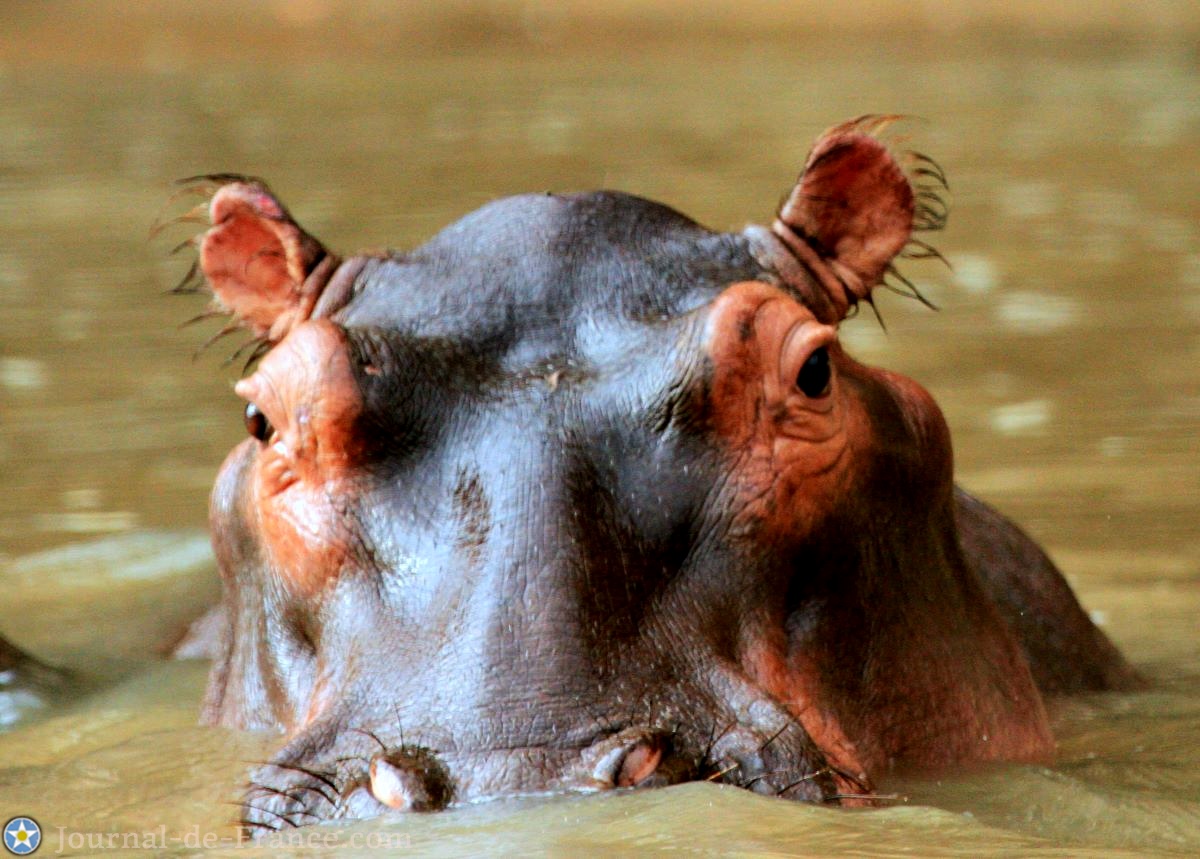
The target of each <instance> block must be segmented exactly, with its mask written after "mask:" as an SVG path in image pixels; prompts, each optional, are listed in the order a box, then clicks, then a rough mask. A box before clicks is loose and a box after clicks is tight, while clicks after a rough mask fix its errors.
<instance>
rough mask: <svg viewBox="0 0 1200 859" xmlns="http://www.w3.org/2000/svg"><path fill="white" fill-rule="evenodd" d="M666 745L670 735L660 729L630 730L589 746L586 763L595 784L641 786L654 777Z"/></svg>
mask: <svg viewBox="0 0 1200 859" xmlns="http://www.w3.org/2000/svg"><path fill="white" fill-rule="evenodd" d="M666 747H667V741H666V738H665V737H664V736H663V735H662V734H661V733H659V732H657V731H648V730H642V729H639V728H632V729H627V730H624V731H621V732H620V733H618V734H615V735H613V736H610V737H606V738H605V739H603V740H601V741H600V742H598V743H596V744H595V745H593V746H592V747H591V748H590V749H588V750H587V751H586V752H585V753H584V765H585V766H586V767H588V770H590V772H588V775H589V776H590V778H591V782H592V786H593V787H600V788H613V787H637V786H639V785H642V784H643V783H645V782H646V781H647V780H649V779H650V778H651V777H652V776H654V774H655V772H656V771H657V770H658V768H659V764H660V763H662V760H663V754H664V753H665V752H666ZM585 771H587V770H585Z"/></svg>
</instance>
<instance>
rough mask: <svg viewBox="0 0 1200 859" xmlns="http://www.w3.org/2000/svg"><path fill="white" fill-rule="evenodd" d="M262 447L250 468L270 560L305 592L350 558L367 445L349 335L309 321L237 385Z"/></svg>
mask: <svg viewBox="0 0 1200 859" xmlns="http://www.w3.org/2000/svg"><path fill="white" fill-rule="evenodd" d="M235 390H236V391H237V393H238V395H239V396H241V397H242V398H244V399H245V400H246V401H247V403H248V406H247V429H248V430H249V431H250V432H251V434H252V435H254V436H256V437H257V438H258V440H259V442H260V447H259V450H258V452H257V456H256V457H255V459H254V461H253V463H252V464H251V465H250V469H251V475H250V508H251V515H252V516H253V517H254V519H255V521H256V523H257V527H258V530H259V532H260V534H261V537H262V543H263V546H264V548H265V550H266V555H267V556H268V558H269V560H270V561H271V566H272V567H273V569H274V570H275V571H276V572H277V574H278V575H279V576H280V578H281V579H282V580H283V582H284V584H285V585H286V586H287V587H288V588H289V590H290V591H291V592H292V593H293V594H294V595H297V596H309V595H312V594H314V593H316V592H317V591H319V590H320V589H321V588H323V587H324V586H325V584H326V583H327V582H329V581H330V580H331V579H332V578H335V577H336V575H337V573H338V571H339V570H341V569H342V568H343V567H344V566H345V565H346V564H347V563H349V562H351V561H352V559H353V546H354V545H355V539H356V538H355V537H354V535H353V533H352V530H351V527H350V525H349V523H350V522H352V521H353V520H354V516H353V511H351V510H350V509H349V508H348V504H349V503H350V501H351V500H352V499H353V498H355V497H356V496H357V495H358V494H359V493H358V492H357V491H356V488H355V486H356V480H357V477H356V475H357V473H358V472H357V469H356V466H357V465H358V463H359V460H360V458H361V445H360V443H359V442H358V441H357V439H358V433H357V430H356V422H357V420H358V418H359V416H360V414H361V411H362V397H361V393H360V391H359V389H358V386H357V383H356V381H355V377H354V373H353V370H352V369H351V364H350V357H349V353H348V350H347V346H346V337H345V334H344V332H343V331H342V330H341V329H340V328H338V327H337V326H336V325H334V324H333V323H331V322H328V321H326V320H318V321H313V322H307V323H304V324H303V325H301V326H300V327H298V328H297V329H296V330H294V331H293V332H292V333H291V334H290V335H288V337H287V339H285V340H284V341H283V342H282V343H281V344H280V345H279V346H277V347H276V348H275V349H273V350H272V351H271V352H270V353H269V354H268V355H267V357H266V358H265V359H264V360H263V362H262V364H261V366H260V368H259V369H258V371H257V372H256V373H255V374H254V375H253V376H251V377H249V378H247V379H244V380H242V381H241V382H239V383H238V384H237V386H236V388H235Z"/></svg>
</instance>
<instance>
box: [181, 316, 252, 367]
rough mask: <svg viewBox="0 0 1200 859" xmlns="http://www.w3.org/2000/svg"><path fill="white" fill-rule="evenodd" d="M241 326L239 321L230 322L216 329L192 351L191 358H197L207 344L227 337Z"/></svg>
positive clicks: (209, 344)
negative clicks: (215, 331)
mask: <svg viewBox="0 0 1200 859" xmlns="http://www.w3.org/2000/svg"><path fill="white" fill-rule="evenodd" d="M241 328H242V323H241V322H230V323H229V324H228V325H226V326H225V327H224V328H222V329H221V330H220V331H218V332H217V333H216V334H214V335H213V336H212V337H209V338H208V339H207V340H205V341H204V342H203V343H201V344H200V348H198V349H197V350H196V351H195V352H193V353H192V360H193V361H195V360H196V359H198V358H199V357H200V356H201V355H202V354H203V353H204V350H205V349H207V348H208V347H209V346H211V345H213V344H214V343H216V342H217V341H218V340H220V339H221V338H222V337H228V336H229V335H230V334H232V333H233V332H235V331H240V330H241Z"/></svg>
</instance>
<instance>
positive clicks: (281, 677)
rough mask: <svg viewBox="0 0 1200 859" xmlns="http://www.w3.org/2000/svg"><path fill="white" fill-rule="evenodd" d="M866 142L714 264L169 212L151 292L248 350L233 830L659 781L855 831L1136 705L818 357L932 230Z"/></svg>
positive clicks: (633, 209) (927, 173) (914, 162)
mask: <svg viewBox="0 0 1200 859" xmlns="http://www.w3.org/2000/svg"><path fill="white" fill-rule="evenodd" d="M884 124H885V123H884V121H882V120H879V119H876V118H863V119H859V120H855V121H852V122H848V123H845V124H842V125H839V126H837V127H835V128H832V129H830V130H829V131H827V132H825V133H824V134H822V135H821V136H820V137H819V139H818V140H817V141H816V142H815V144H814V145H813V147H812V149H811V151H810V153H809V155H808V157H807V159H806V162H805V164H804V166H803V170H802V172H801V174H800V177H799V179H798V181H797V183H796V184H795V187H794V188H793V189H792V191H791V193H790V194H789V195H787V197H786V199H785V202H784V203H783V204H782V206H781V207H780V208H779V209H778V213H777V216H776V217H775V218H774V220H773V222H772V223H771V224H770V225H769V226H757V225H754V226H750V227H747V228H745V229H743V230H741V231H737V232H720V231H713V230H710V229H707V228H705V227H703V226H700V225H699V224H697V223H696V222H694V221H692V220H691V219H689V218H688V217H686V216H684V215H682V214H680V213H679V212H677V211H675V210H673V209H671V208H669V207H667V206H665V205H662V204H659V203H655V202H651V201H649V200H646V199H642V198H639V197H636V196H632V195H629V194H624V193H616V192H611V191H598V192H592V193H572V194H554V193H545V194H527V195H521V196H515V197H510V198H507V199H500V200H496V201H493V202H491V203H488V204H487V205H484V206H483V207H482V208H480V209H478V210H477V211H475V212H473V213H471V214H468V215H466V216H465V217H463V218H462V219H461V220H459V221H457V222H456V223H453V224H451V225H450V226H448V227H446V228H445V229H443V230H442V231H441V232H440V233H438V234H437V235H436V236H434V237H433V238H432V239H430V240H429V241H428V242H427V243H426V244H424V245H421V246H420V247H417V248H415V249H413V250H409V251H406V252H391V251H389V252H384V253H365V254H358V255H350V256H344V255H339V254H336V253H334V252H333V251H331V250H329V249H327V248H326V247H325V246H324V245H323V244H322V243H321V242H320V241H318V240H317V239H316V238H314V237H313V236H311V235H309V234H308V233H307V232H305V230H304V229H302V228H301V227H300V226H299V224H298V223H297V222H296V221H295V220H294V219H293V217H292V216H291V214H289V212H288V210H287V209H286V208H285V207H284V205H283V203H282V202H281V201H280V200H279V198H278V197H277V196H276V195H275V194H274V193H273V192H272V191H271V190H270V189H269V188H268V186H267V185H266V183H264V182H262V181H261V180H258V179H253V178H249V177H242V176H235V175H230V174H222V175H216V176H211V177H196V182H197V183H198V184H200V185H204V186H206V188H207V193H209V194H210V195H211V197H210V198H209V200H208V202H207V203H206V204H205V205H206V206H207V222H208V226H207V227H206V230H205V231H204V232H203V233H202V234H201V235H200V236H198V237H196V239H195V240H194V244H195V245H196V247H197V248H198V253H199V259H198V267H197V269H196V271H197V272H198V274H197V275H196V277H195V279H194V281H188V282H185V284H184V285H183V289H182V291H188V290H192V289H193V288H196V287H199V288H203V289H204V290H205V291H209V292H211V295H212V301H213V302H214V310H216V311H217V312H221V313H226V314H228V315H230V316H231V317H232V320H231V324H232V327H237V328H243V329H246V330H247V331H248V332H249V335H250V336H251V338H252V339H253V342H254V343H255V344H256V348H255V350H254V355H253V357H254V358H255V359H257V360H256V362H254V363H252V365H249V366H254V367H255V369H254V370H253V372H252V373H251V374H250V375H248V376H246V377H244V378H242V379H241V381H239V382H238V383H237V384H236V386H235V391H236V394H237V395H238V396H239V397H240V398H241V399H242V400H243V401H244V420H245V425H246V429H247V438H245V439H244V440H243V441H242V442H241V443H239V444H238V445H237V446H236V447H235V448H234V449H233V451H232V452H231V453H230V454H229V456H228V458H227V459H226V460H225V462H224V464H223V465H222V466H221V469H220V473H219V475H218V477H217V478H216V482H215V486H214V488H213V491H212V496H211V507H210V525H211V532H212V543H213V549H214V552H215V555H216V560H217V564H218V567H219V570H220V576H221V581H222V584H223V597H222V603H221V607H220V610H219V612H218V613H217V614H216V615H214V616H213V619H210V621H209V623H208V626H209V628H210V629H212V630H214V638H213V641H214V642H215V644H214V648H213V657H214V662H213V665H212V669H211V675H210V677H209V680H208V685H207V691H206V693H205V697H204V701H203V705H202V712H203V720H204V721H205V722H207V723H211V724H217V725H224V726H234V727H237V728H245V729H273V730H277V731H280V732H282V733H283V734H284V736H285V740H284V742H283V745H282V747H281V748H280V749H279V751H278V752H277V753H276V754H275V755H274V756H273V757H272V758H271V759H270V760H269V761H268V762H267V763H265V764H264V765H262V766H260V767H258V768H257V769H256V770H255V771H254V772H253V773H252V774H251V776H250V780H249V785H248V787H247V789H246V792H245V795H244V799H243V803H242V818H243V819H242V824H243V826H244V827H245V829H246V830H247V831H248V832H250V833H251V834H253V833H255V832H261V831H267V830H275V829H280V828H283V827H289V826H297V825H302V824H306V823H312V822H316V821H320V820H326V819H333V818H357V817H365V816H371V815H376V814H380V813H383V812H391V811H409V812H414V811H431V810H437V809H441V808H444V807H446V806H448V805H452V804H456V803H465V802H473V801H478V800H482V799H487V798H493V797H501V796H513V795H522V794H532V793H542V792H546V791H598V790H607V789H613V788H640V787H649V786H664V785H671V784H675V783H679V782H684V781H689V780H709V781H716V782H723V783H728V784H733V785H739V786H741V787H743V788H746V789H748V790H751V791H755V792H757V793H762V794H770V795H777V796H780V797H785V798H789V799H798V800H807V801H812V802H823V803H831V804H841V805H855V804H860V805H861V804H871V803H872V798H873V797H875V796H877V791H878V785H879V784H880V783H881V781H882V780H885V779H886V778H887V777H888V776H889V775H890V774H892V773H895V772H898V771H903V770H925V771H928V770H937V771H941V770H943V769H945V768H947V767H957V766H962V765H967V764H972V763H978V762H990V761H1044V760H1048V759H1049V758H1050V757H1051V755H1052V754H1053V750H1054V741H1053V739H1052V736H1051V732H1050V729H1049V726H1048V722H1047V715H1046V705H1045V700H1046V698H1047V697H1048V696H1054V695H1058V694H1063V693H1069V692H1078V691H1085V690H1105V689H1120V688H1129V687H1131V686H1133V685H1135V684H1136V683H1138V682H1139V680H1138V677H1137V675H1136V673H1135V672H1134V670H1133V669H1132V668H1131V667H1130V666H1129V665H1128V663H1127V662H1126V661H1125V660H1124V659H1123V658H1122V656H1121V655H1120V654H1119V652H1118V651H1117V650H1116V649H1115V648H1114V646H1113V645H1112V643H1111V642H1110V641H1109V640H1108V639H1107V638H1106V636H1105V635H1104V634H1103V633H1102V632H1101V631H1100V630H1099V629H1097V628H1096V627H1095V626H1094V625H1093V624H1092V623H1091V621H1090V620H1089V618H1088V615H1087V614H1086V613H1085V612H1084V611H1083V609H1082V608H1081V607H1080V604H1079V603H1078V602H1077V600H1076V598H1075V597H1074V595H1073V594H1072V592H1071V590H1070V588H1069V587H1068V586H1067V584H1066V583H1065V581H1064V579H1063V577H1062V575H1061V573H1060V572H1059V571H1058V570H1057V569H1056V568H1055V566H1054V565H1053V563H1052V562H1051V561H1050V560H1049V558H1048V557H1047V556H1046V554H1045V553H1044V552H1043V551H1042V550H1041V549H1040V548H1039V547H1038V546H1037V545H1036V544H1035V543H1034V542H1033V541H1032V540H1031V539H1030V538H1029V537H1028V536H1026V535H1025V534H1024V533H1023V532H1022V531H1021V530H1020V529H1019V528H1018V527H1017V526H1016V525H1015V524H1013V523H1012V522H1011V521H1010V520H1008V519H1007V518H1005V517H1004V516H1002V515H1001V514H1000V513H998V512H996V511H995V510H993V509H992V508H991V507H989V506H988V505H987V504H985V503H983V502H982V501H980V500H978V499H976V498H974V497H972V496H971V495H969V494H968V493H967V492H966V491H964V490H963V489H961V488H958V487H956V486H955V483H954V477H953V462H952V451H951V439H950V433H949V431H948V429H947V424H946V420H945V418H944V417H943V415H942V413H941V411H940V410H939V409H938V406H937V404H936V403H935V402H934V400H933V398H932V397H931V396H930V394H929V393H928V392H927V391H926V390H925V389H924V388H922V387H921V386H920V385H919V384H917V383H916V382H915V381H913V380H911V379H908V378H905V377H904V376H901V375H898V374H896V373H893V372H889V371H888V370H884V369H877V368H873V367H868V366H865V365H864V364H861V363H859V362H857V361H855V360H854V359H853V358H852V357H851V356H850V355H849V354H848V353H847V351H846V350H845V349H844V348H843V346H842V345H841V343H840V342H839V339H838V326H839V324H840V323H841V322H842V320H843V319H845V318H846V317H847V316H848V315H849V314H852V313H853V312H854V311H855V310H856V309H857V308H858V307H859V306H861V304H863V303H864V302H870V301H871V296H872V290H873V289H875V288H877V287H880V286H885V287H886V286H888V285H891V286H893V287H896V288H898V289H902V290H905V291H909V286H911V284H909V283H908V282H907V281H906V280H904V279H903V276H902V275H901V274H900V273H899V271H898V270H897V268H896V263H897V260H898V258H901V257H904V256H932V255H936V251H934V250H933V249H932V247H931V246H930V245H929V244H928V243H926V242H923V241H920V240H917V239H916V238H915V236H914V233H916V232H919V231H922V230H929V229H937V228H939V227H940V226H941V225H942V224H943V223H944V221H945V211H946V210H945V208H944V206H943V205H942V203H941V191H943V190H944V189H945V187H946V183H945V177H944V174H943V173H942V171H941V169H940V168H939V167H938V166H937V165H936V163H935V162H933V161H932V160H931V159H929V158H926V157H924V156H921V155H918V154H915V153H912V152H905V151H899V150H897V149H896V148H895V146H894V145H893V144H891V143H889V142H888V139H887V138H886V137H885V136H884V135H883V133H882V130H881V128H882V126H883V125H884ZM906 284H907V286H906ZM249 366H248V368H247V371H249Z"/></svg>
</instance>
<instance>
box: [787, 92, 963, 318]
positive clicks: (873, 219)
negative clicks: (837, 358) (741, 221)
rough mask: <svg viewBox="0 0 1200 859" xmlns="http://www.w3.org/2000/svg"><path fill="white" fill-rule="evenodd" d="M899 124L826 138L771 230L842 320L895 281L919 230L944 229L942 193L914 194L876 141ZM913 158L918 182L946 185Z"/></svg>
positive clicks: (865, 126) (856, 127) (851, 128)
mask: <svg viewBox="0 0 1200 859" xmlns="http://www.w3.org/2000/svg"><path fill="white" fill-rule="evenodd" d="M897 118H898V117H894V116H883V117H878V116H872V117H861V118H859V119H856V120H852V121H850V122H847V123H843V124H842V125H838V126H835V127H834V128H831V129H829V130H828V131H826V132H825V133H824V134H822V135H821V137H820V138H818V139H817V142H816V143H815V144H814V145H813V148H812V151H811V152H810V153H809V155H808V159H807V161H806V162H805V165H804V171H803V172H802V173H801V174H800V178H799V180H798V181H797V183H796V187H795V188H794V189H793V190H792V193H791V194H790V195H789V196H788V198H787V200H786V202H784V204H783V206H782V208H781V209H780V211H779V215H778V217H777V218H776V220H775V223H774V224H773V226H772V230H773V231H774V232H775V234H776V235H777V236H778V237H779V238H780V239H782V240H783V241H784V243H785V244H787V245H788V247H789V248H790V249H791V250H792V252H793V253H794V254H795V255H796V256H797V257H799V259H800V261H801V262H802V263H804V264H805V267H806V268H808V269H809V270H810V273H811V274H813V275H814V276H816V278H817V280H818V281H819V282H820V284H821V286H822V287H824V290H825V292H827V293H829V295H828V298H829V299H830V300H832V301H833V303H834V305H835V306H836V307H837V308H838V310H840V311H841V312H840V313H839V314H838V315H839V316H843V315H845V312H846V310H848V309H849V307H851V306H853V305H854V304H856V303H857V302H858V301H861V300H869V298H870V292H871V289H872V288H874V287H875V286H878V285H879V284H880V283H882V282H883V280H884V276H885V275H886V274H888V273H895V270H894V269H893V268H892V261H893V260H894V259H895V258H896V256H897V255H899V254H900V252H901V251H902V250H903V249H904V247H905V245H906V244H908V243H909V241H910V239H911V238H912V233H913V230H914V228H917V229H939V228H940V227H941V226H942V225H943V223H944V221H945V207H944V205H943V204H942V202H941V199H940V197H938V196H937V193H936V191H935V190H933V189H930V188H926V187H924V186H921V187H918V188H916V189H914V186H913V183H912V182H911V181H910V178H909V175H908V173H906V171H905V169H904V167H902V166H901V164H900V162H899V161H898V160H897V158H896V157H895V156H894V155H893V154H892V152H891V151H890V150H889V149H888V147H887V146H886V145H884V144H883V143H882V142H881V141H880V140H878V139H877V138H876V137H874V136H873V135H874V134H875V133H878V132H879V131H882V130H883V128H885V127H886V126H888V125H890V124H891V123H892V122H893V121H895V120H896V119H897ZM907 157H908V158H909V159H910V160H911V161H912V162H913V165H912V166H911V168H910V169H911V173H912V174H913V175H914V176H916V177H918V178H919V177H921V176H933V177H935V178H936V179H938V180H940V181H941V184H942V185H943V186H944V185H945V181H944V179H943V178H942V176H941V172H940V171H939V170H938V169H937V167H936V165H934V164H933V163H932V162H930V161H929V160H928V159H926V158H924V157H923V156H920V155H916V154H915V153H910V154H907ZM921 246H922V247H924V248H926V249H927V250H929V251H930V254H933V253H935V252H932V250H931V249H929V248H928V246H926V245H924V244H923V243H921ZM918 297H919V296H918Z"/></svg>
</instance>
